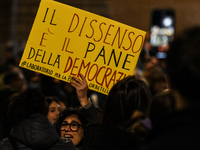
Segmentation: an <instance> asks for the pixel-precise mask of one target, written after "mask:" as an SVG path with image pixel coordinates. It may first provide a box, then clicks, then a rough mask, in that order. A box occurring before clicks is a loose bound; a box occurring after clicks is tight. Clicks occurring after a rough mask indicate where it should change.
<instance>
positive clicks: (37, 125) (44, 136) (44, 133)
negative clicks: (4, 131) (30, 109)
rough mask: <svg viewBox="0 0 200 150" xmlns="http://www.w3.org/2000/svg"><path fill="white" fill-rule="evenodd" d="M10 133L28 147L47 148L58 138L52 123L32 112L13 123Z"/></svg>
mask: <svg viewBox="0 0 200 150" xmlns="http://www.w3.org/2000/svg"><path fill="white" fill-rule="evenodd" d="M10 135H11V137H13V138H15V139H16V140H17V141H19V142H21V143H22V144H24V145H26V146H27V147H30V148H40V149H41V148H49V147H51V146H53V145H54V144H55V143H56V142H57V141H58V140H59V136H58V134H57V132H56V130H55V128H54V126H53V124H52V123H51V122H50V121H49V119H48V118H47V117H46V116H44V115H40V114H34V115H32V116H30V117H28V118H26V119H25V120H23V121H21V122H20V123H19V124H17V125H15V126H14V127H13V128H12V130H11V133H10Z"/></svg>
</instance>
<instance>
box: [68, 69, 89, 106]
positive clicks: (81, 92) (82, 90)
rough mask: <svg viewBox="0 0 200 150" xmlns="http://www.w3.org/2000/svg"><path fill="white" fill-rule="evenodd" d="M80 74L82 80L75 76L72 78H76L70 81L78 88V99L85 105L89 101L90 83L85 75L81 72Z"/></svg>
mask: <svg viewBox="0 0 200 150" xmlns="http://www.w3.org/2000/svg"><path fill="white" fill-rule="evenodd" d="M79 75H80V77H81V79H82V81H81V80H80V79H79V78H77V77H75V76H73V77H72V78H73V79H74V80H71V82H70V83H71V85H72V86H73V87H74V88H75V89H76V93H77V97H78V100H79V101H80V104H81V106H82V107H84V106H85V105H86V104H87V103H88V99H87V92H88V84H87V81H86V80H85V77H84V76H83V75H82V74H81V73H80V74H79Z"/></svg>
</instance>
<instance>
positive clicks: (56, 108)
mask: <svg viewBox="0 0 200 150" xmlns="http://www.w3.org/2000/svg"><path fill="white" fill-rule="evenodd" d="M60 110H61V108H60V105H59V104H58V103H56V102H55V101H53V102H52V103H51V104H50V105H49V111H48V114H47V118H48V119H49V120H50V121H51V122H52V123H54V122H56V121H57V120H58V117H59V114H60Z"/></svg>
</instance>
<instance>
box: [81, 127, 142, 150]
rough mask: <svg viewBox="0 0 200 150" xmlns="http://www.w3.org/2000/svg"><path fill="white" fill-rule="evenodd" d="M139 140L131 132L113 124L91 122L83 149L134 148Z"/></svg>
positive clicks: (124, 149) (128, 149) (115, 149)
mask: <svg viewBox="0 0 200 150" xmlns="http://www.w3.org/2000/svg"><path fill="white" fill-rule="evenodd" d="M138 144H139V140H138V139H137V138H136V136H134V135H133V134H132V133H130V132H126V131H124V130H121V129H119V128H115V127H113V126H108V125H103V124H91V125H89V126H88V127H87V128H86V129H85V135H84V139H83V143H82V150H134V149H136V148H137V147H138Z"/></svg>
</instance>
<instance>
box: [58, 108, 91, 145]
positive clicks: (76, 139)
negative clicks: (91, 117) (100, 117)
mask: <svg viewBox="0 0 200 150" xmlns="http://www.w3.org/2000/svg"><path fill="white" fill-rule="evenodd" d="M86 124H87V121H86V119H85V118H84V116H83V115H82V113H81V109H80V108H67V109H65V110H64V111H63V112H62V113H61V115H60V117H59V119H58V121H57V122H56V124H55V128H56V131H57V132H58V134H59V135H60V136H61V137H64V138H68V139H70V140H71V141H72V142H73V143H74V145H75V146H76V147H77V148H78V149H81V141H82V138H83V136H84V126H85V125H86Z"/></svg>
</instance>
